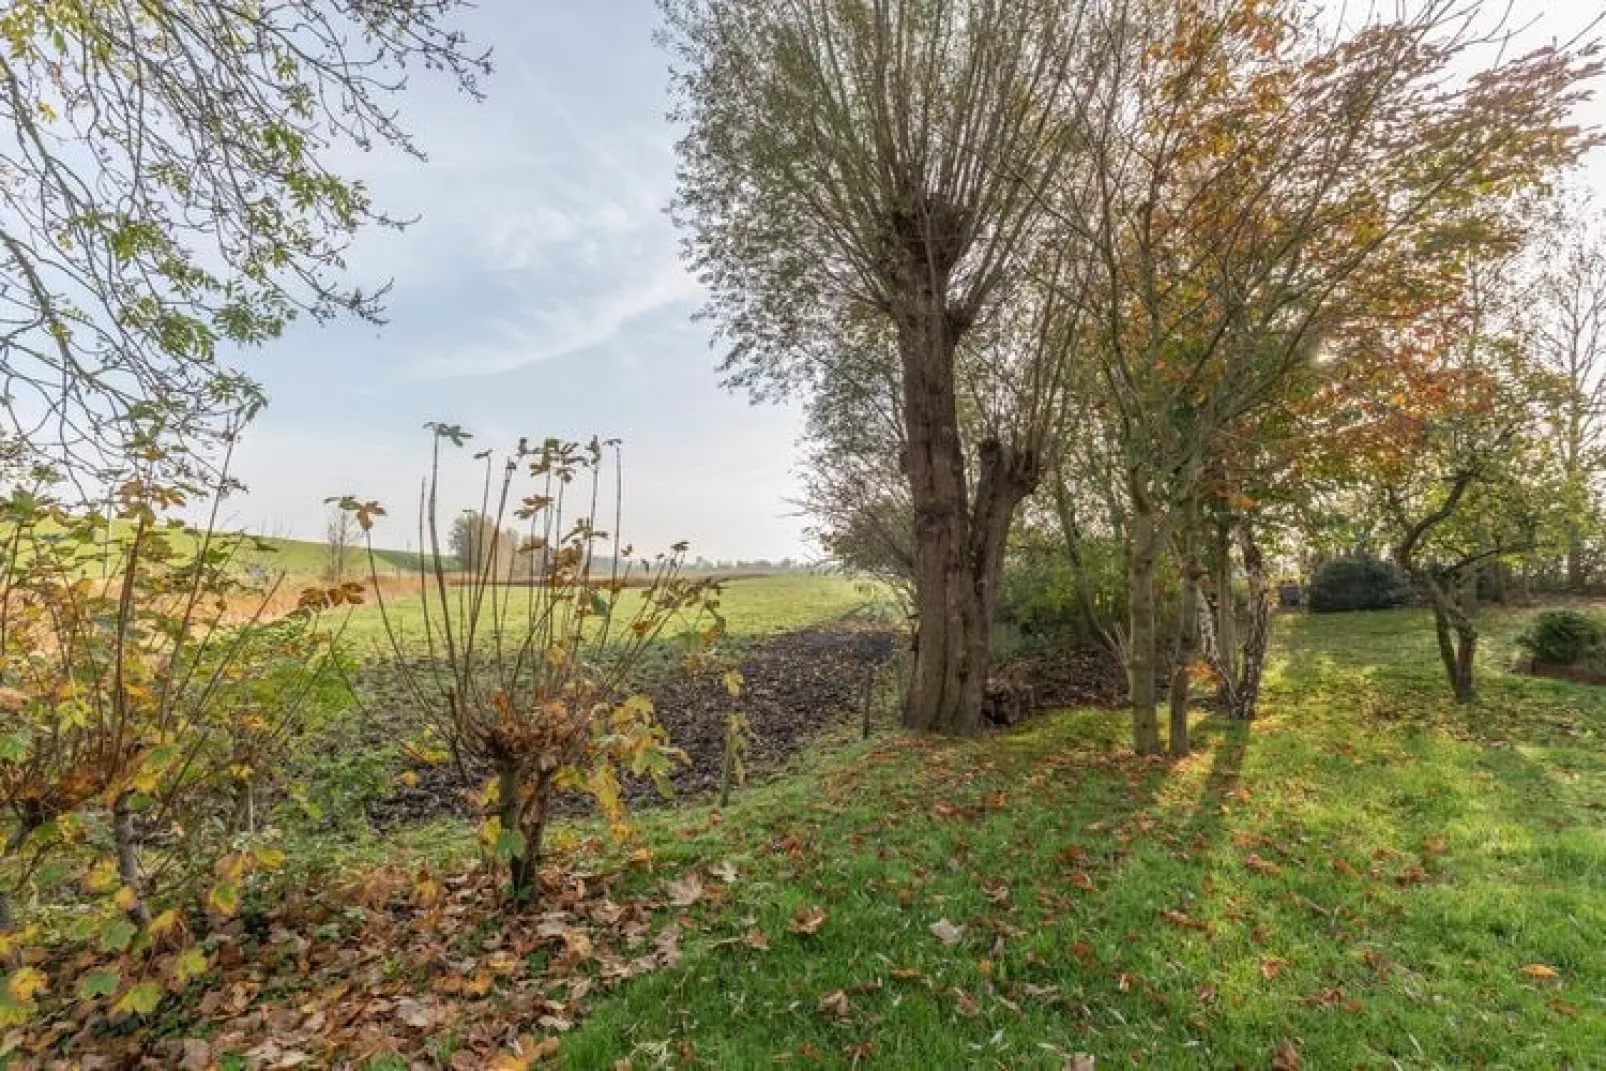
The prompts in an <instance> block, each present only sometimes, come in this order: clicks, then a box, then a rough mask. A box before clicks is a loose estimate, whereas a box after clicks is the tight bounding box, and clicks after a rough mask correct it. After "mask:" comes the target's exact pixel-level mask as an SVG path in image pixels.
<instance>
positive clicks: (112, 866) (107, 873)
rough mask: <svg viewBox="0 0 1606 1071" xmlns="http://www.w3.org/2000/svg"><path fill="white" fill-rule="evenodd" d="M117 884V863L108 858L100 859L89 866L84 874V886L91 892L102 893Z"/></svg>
mask: <svg viewBox="0 0 1606 1071" xmlns="http://www.w3.org/2000/svg"><path fill="white" fill-rule="evenodd" d="M115 884H117V864H116V863H114V862H112V861H111V860H110V859H102V860H101V861H100V862H98V863H96V864H95V865H94V866H92V867H90V868H89V873H87V874H85V875H84V887H85V888H86V889H88V890H89V891H90V892H92V893H103V892H106V891H107V890H109V889H110V888H111V887H112V886H113V885H115Z"/></svg>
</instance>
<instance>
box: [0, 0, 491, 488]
mask: <svg viewBox="0 0 1606 1071" xmlns="http://www.w3.org/2000/svg"><path fill="white" fill-rule="evenodd" d="M464 6H465V5H464V4H463V3H462V0H258V2H252V3H226V2H220V0H194V2H175V0H138V2H126V3H119V2H107V0H9V2H8V3H6V4H5V5H4V7H3V10H0V357H3V371H4V382H3V384H0V411H3V413H4V416H5V418H6V419H5V422H6V425H7V426H6V427H5V428H4V429H3V434H4V435H5V436H6V437H7V438H13V439H16V440H19V441H20V442H21V443H23V444H24V445H25V446H26V447H27V448H30V449H31V450H32V451H33V452H34V453H35V454H36V455H38V456H40V457H43V458H45V459H47V460H51V461H56V462H65V463H67V464H68V465H70V467H71V468H72V469H73V470H74V471H75V473H77V474H80V475H83V474H85V473H95V472H98V471H102V470H106V469H116V468H119V467H121V465H122V464H123V462H124V461H125V460H126V459H127V458H128V457H129V456H130V455H131V454H133V455H138V456H143V457H146V458H148V457H149V455H150V454H151V453H152V452H153V451H157V450H160V451H162V452H164V453H166V455H167V456H168V457H170V458H174V459H175V460H179V459H181V458H182V456H183V455H184V454H185V453H186V452H188V453H190V455H191V456H192V457H193V456H194V455H195V454H196V453H204V448H202V449H200V450H186V449H185V448H186V446H189V447H194V446H196V445H197V444H201V443H204V442H206V441H208V440H209V439H211V438H213V437H214V435H215V434H216V433H217V431H218V428H219V423H218V420H217V419H216V418H217V417H218V415H219V414H228V413H237V412H239V411H241V410H242V409H250V408H253V407H254V406H255V405H257V404H258V403H259V400H260V399H259V391H258V389H257V388H256V386H255V385H254V384H253V383H252V382H251V381H250V380H249V379H248V378H246V377H244V376H242V375H240V374H238V373H236V372H234V371H231V370H230V369H229V368H228V367H227V366H226V364H225V363H224V362H223V361H221V360H220V359H219V350H220V349H221V348H222V347H224V346H249V345H255V344H258V343H261V342H263V341H265V340H268V339H271V338H273V337H274V336H276V335H278V334H279V333H280V332H281V331H282V330H283V328H284V327H285V325H286V323H287V322H288V321H289V320H290V319H292V318H293V317H294V316H296V315H298V314H307V315H310V316H313V317H317V318H325V317H330V316H334V315H337V314H354V315H357V316H362V317H376V316H378V315H379V313H380V302H379V299H380V297H381V295H382V288H380V289H378V290H366V291H365V290H363V289H360V288H358V287H355V286H353V285H351V284H350V283H349V282H348V281H346V280H345V279H344V278H343V275H344V272H343V268H344V263H343V255H344V253H345V250H346V248H347V246H348V243H349V241H350V239H351V238H352V236H353V235H354V234H355V233H356V231H358V230H359V229H360V228H362V227H363V226H365V225H369V224H375V225H382V226H383V225H396V224H397V222H398V221H397V220H394V219H392V218H390V217H388V216H387V215H386V214H385V213H384V212H383V211H382V210H381V209H379V208H378V207H376V205H375V204H374V203H373V201H372V200H371V199H370V197H369V194H368V191H367V190H366V189H365V188H364V187H363V185H362V184H361V183H360V182H357V181H354V180H352V179H350V178H348V177H346V176H343V175H341V174H340V173H338V172H337V171H336V170H334V169H333V168H332V166H331V155H332V152H333V150H335V149H337V148H338V147H341V146H345V147H348V148H349V147H355V148H360V149H367V148H369V147H371V146H375V145H386V146H390V147H393V148H398V149H400V150H402V151H406V152H414V153H416V152H417V149H416V148H415V146H414V145H413V143H412V141H411V140H410V139H409V137H408V134H407V132H406V131H405V129H404V128H403V127H402V126H401V124H400V123H399V121H398V118H397V115H396V113H395V111H394V110H393V107H394V104H393V101H394V97H395V94H396V92H397V91H398V90H400V89H401V88H402V87H403V86H404V84H405V77H406V73H407V71H408V69H409V68H412V67H424V68H431V69H439V70H443V71H444V72H446V73H447V74H448V75H449V76H450V77H451V78H453V79H455V80H456V82H457V83H458V84H459V85H460V86H462V87H463V88H464V89H466V90H468V91H469V92H477V90H476V78H477V76H478V75H480V74H481V73H482V72H484V71H486V70H487V69H488V68H487V64H486V60H485V58H484V57H483V56H481V55H477V54H474V53H472V52H470V51H468V50H467V43H466V41H465V39H464V37H463V35H462V33H461V32H460V31H459V30H457V29H456V28H454V25H453V22H454V19H455V16H456V15H457V13H458V10H459V9H460V8H462V7H464ZM178 467H179V468H181V469H182V467H183V465H182V463H180V464H179V466H178Z"/></svg>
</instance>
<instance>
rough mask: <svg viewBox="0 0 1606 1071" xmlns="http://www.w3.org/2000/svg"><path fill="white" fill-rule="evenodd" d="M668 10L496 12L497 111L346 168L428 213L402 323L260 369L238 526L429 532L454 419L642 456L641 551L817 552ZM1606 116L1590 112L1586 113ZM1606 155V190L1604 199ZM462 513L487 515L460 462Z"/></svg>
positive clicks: (1537, 2) (393, 317)
mask: <svg viewBox="0 0 1606 1071" xmlns="http://www.w3.org/2000/svg"><path fill="white" fill-rule="evenodd" d="M1595 7H1596V5H1595V4H1593V3H1589V2H1584V0H1565V2H1555V0H1551V2H1547V0H1516V3H1515V5H1514V8H1513V19H1514V21H1515V22H1516V23H1517V24H1519V25H1521V24H1525V23H1528V22H1531V21H1532V20H1534V19H1536V18H1537V19H1538V22H1537V24H1536V25H1534V26H1532V27H1531V28H1530V29H1529V30H1528V32H1527V33H1526V34H1525V35H1524V37H1525V40H1526V41H1529V42H1532V43H1538V42H1540V41H1541V40H1544V39H1548V38H1550V37H1555V36H1560V37H1563V38H1565V37H1567V36H1569V35H1570V34H1572V33H1575V32H1577V31H1578V30H1579V29H1581V28H1582V27H1583V26H1584V25H1585V24H1586V23H1587V22H1588V20H1589V18H1590V17H1591V13H1590V10H1589V9H1593V8H1595ZM657 21H658V20H657V12H656V9H655V7H654V4H653V3H652V0H517V2H513V0H503V2H498V0H486V2H485V3H484V4H483V5H482V8H481V10H479V11H478V12H475V13H474V14H472V15H471V16H470V17H469V18H468V19H467V21H466V25H467V28H468V30H469V31H470V33H471V34H473V35H474V37H475V40H477V41H479V42H483V43H485V44H488V45H490V46H491V47H492V48H493V49H494V58H495V65H496V72H495V74H494V75H493V76H492V77H491V79H490V80H489V81H488V82H487V85H486V88H487V91H488V93H487V99H486V100H485V101H484V102H482V103H475V102H474V101H472V100H469V99H467V98H465V97H463V96H461V95H459V94H457V93H455V92H454V91H452V90H451V89H449V88H448V87H445V86H444V85H442V84H441V83H440V82H439V81H438V80H432V79H430V78H428V77H427V76H424V75H422V74H421V75H420V76H418V77H417V78H416V79H415V81H414V86H413V88H412V89H411V90H410V91H409V92H408V93H407V94H406V96H405V97H404V99H403V101H402V107H403V108H404V110H405V114H406V117H407V120H408V125H409V127H410V129H412V130H413V131H414V132H415V133H416V134H417V136H418V139H419V142H420V144H421V145H422V147H423V148H424V149H425V150H426V151H427V152H428V154H429V160H428V162H427V163H424V164H420V163H418V162H416V161H414V160H412V159H410V158H406V157H403V156H400V155H397V154H378V153H376V154H372V155H362V156H356V155H354V156H352V157H349V158H346V159H345V160H344V161H343V166H345V167H346V168H347V169H348V170H351V171H354V172H355V173H357V174H360V175H362V176H364V177H365V178H366V179H367V181H368V182H369V184H370V185H371V187H372V189H373V192H374V194H375V196H376V199H377V200H378V201H379V202H380V203H381V204H382V205H383V206H384V207H386V208H387V209H389V210H390V211H392V212H393V213H395V214H397V215H401V216H414V215H416V216H419V217H420V219H419V221H418V222H417V223H416V224H415V225H414V226H412V227H411V228H409V229H408V230H407V231H405V232H403V233H401V234H392V233H381V232H373V233H369V234H367V235H366V236H364V237H363V238H362V239H361V240H360V242H359V245H358V247H357V248H356V249H355V250H354V253H353V256H352V258H351V268H352V270H353V273H354V276H355V277H356V278H358V279H361V280H363V281H364V282H372V281H376V280H384V279H387V278H388V279H392V280H393V281H394V289H393V290H392V292H391V295H390V300H389V322H388V324H387V325H385V326H383V327H377V328H376V327H372V326H368V325H360V324H352V323H341V324H335V325H332V326H326V327H316V326H313V325H310V324H307V325H300V326H297V327H296V328H294V329H293V330H292V331H291V332H290V333H289V334H288V335H287V337H286V338H284V339H283V340H280V341H279V342H277V343H275V344H273V345H271V346H269V347H267V348H265V349H263V350H261V351H257V352H253V353H251V354H248V355H246V356H245V358H244V363H245V365H246V367H247V368H248V370H249V371H250V372H251V373H252V374H254V375H255V376H257V377H258V378H259V379H260V380H261V381H262V382H263V383H264V384H265V385H266V386H267V388H268V390H269V393H270V395H271V397H272V404H271V405H270V407H269V409H268V410H267V412H266V413H265V414H264V416H263V417H262V418H261V419H260V420H259V422H258V423H257V424H256V425H255V426H254V427H253V428H252V429H251V431H250V432H249V433H248V435H247V437H246V439H245V441H244V443H243V444H242V446H241V448H240V452H239V455H238V460H237V465H236V471H237V474H238V475H240V476H241V477H242V478H243V479H245V481H246V482H247V483H248V484H249V485H250V487H251V491H250V493H249V494H248V495H246V496H243V497H241V498H238V499H235V500H233V501H232V502H231V503H230V508H229V511H228V520H229V523H230V524H232V525H235V526H241V527H249V528H253V529H256V530H259V531H263V532H266V533H268V534H277V535H299V536H302V537H307V538H317V537H319V536H320V535H321V530H322V524H323V516H324V507H323V505H322V502H323V499H324V498H325V497H327V496H329V495H336V494H346V493H351V494H359V495H361V496H362V497H364V498H376V499H379V500H381V501H383V502H385V503H386V504H387V505H388V506H390V507H392V512H393V514H395V517H394V519H393V520H391V521H390V522H388V523H387V524H386V525H385V527H384V528H383V529H382V530H381V532H380V533H379V535H380V539H381V541H382V542H383V543H386V544H388V545H393V546H404V545H407V544H408V543H409V533H410V532H411V531H412V530H413V521H414V518H413V515H414V512H415V503H416V500H417V488H418V480H419V478H420V476H421V474H422V471H423V466H424V465H425V463H426V461H427V455H428V449H429V438H428V435H427V434H426V433H425V432H424V431H423V430H422V425H423V424H424V422H425V421H429V420H443V421H448V422H454V423H458V424H461V425H463V426H464V427H465V428H467V429H469V430H470V431H472V432H474V433H475V434H476V439H475V442H474V444H473V447H474V449H479V448H482V447H484V446H506V445H511V444H512V443H514V442H515V441H516V440H517V439H518V437H519V436H521V435H530V436H538V437H539V436H546V435H562V436H568V437H584V436H589V435H590V434H592V433H598V434H602V435H604V436H618V437H620V438H623V439H624V442H625V468H626V486H627V504H626V525H625V536H626V538H627V539H629V540H632V541H634V542H635V544H636V546H637V547H638V548H639V549H642V550H652V549H659V548H662V547H664V546H667V545H668V544H669V543H671V542H673V541H675V540H679V539H688V540H690V541H691V542H692V545H693V553H694V554H696V553H701V554H704V555H706V556H708V557H711V558H730V557H737V556H741V557H781V556H787V555H791V556H804V555H806V554H808V553H809V549H808V545H807V543H806V541H805V539H804V535H803V529H804V527H805V525H806V521H805V520H804V519H802V518H800V517H798V516H797V515H796V509H795V507H793V506H792V505H791V504H790V503H789V499H790V498H791V497H792V496H793V495H795V493H796V473H795V465H796V463H797V458H798V452H797V450H796V442H797V437H798V434H799V432H800V430H801V420H800V415H799V413H798V411H797V409H796V408H795V407H777V406H773V405H766V406H762V407H753V406H750V405H749V404H748V402H747V401H746V399H745V398H744V397H741V396H738V395H733V394H730V393H728V392H726V391H725V390H723V389H722V388H721V387H720V386H719V383H718V377H717V375H716V374H715V371H714V366H715V363H716V361H717V354H716V353H715V352H713V351H712V350H711V349H710V348H709V339H708V328H707V325H705V324H701V323H696V322H693V320H692V315H693V313H694V312H695V311H696V310H697V308H698V306H699V304H700V303H701V294H700V291H699V288H698V287H697V285H696V283H695V282H694V281H693V280H692V279H691V278H690V277H689V276H688V275H687V273H686V272H685V270H684V268H683V267H682V266H681V264H680V262H679V244H678V239H677V235H676V233H675V231H674V228H673V227H672V226H671V225H670V223H669V220H668V218H667V217H666V215H665V211H664V210H665V206H666V204H667V203H668V200H669V198H670V196H671V194H672V192H673V185H674V154H673V145H674V138H675V131H674V129H673V128H672V127H671V125H670V123H669V122H668V120H667V119H666V114H665V113H666V112H667V110H668V98H667V93H666V89H667V75H666V63H665V58H664V56H663V55H662V54H661V53H660V52H659V50H658V49H657V48H656V47H655V46H654V45H653V43H652V33H653V30H654V28H655V26H656V24H657ZM1585 118H1587V119H1588V120H1589V121H1591V122H1595V123H1602V122H1606V105H1603V104H1602V103H1601V102H1599V101H1596V102H1595V103H1594V104H1592V105H1591V106H1590V108H1589V111H1588V114H1587V116H1586V117H1585ZM1603 165H1606V161H1603V159H1602V158H1601V156H1600V155H1599V154H1597V157H1596V159H1595V160H1594V161H1592V165H1591V168H1590V172H1589V175H1590V180H1591V181H1590V184H1591V185H1593V186H1594V187H1595V188H1596V189H1597V190H1601V189H1606V166H1603ZM469 452H471V451H464V452H463V458H462V460H463V461H464V462H465V464H461V465H459V466H458V467H457V468H456V469H455V470H454V472H453V477H454V485H453V486H454V487H455V488H456V490H457V494H456V495H455V496H454V498H455V501H454V502H453V506H454V508H455V507H463V506H469V505H472V504H473V503H474V501H475V500H476V499H475V492H474V490H473V486H474V480H473V479H472V476H471V471H470V469H469V467H468V465H467V464H466V461H467V454H468V453H469Z"/></svg>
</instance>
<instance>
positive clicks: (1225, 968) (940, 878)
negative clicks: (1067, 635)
mask: <svg viewBox="0 0 1606 1071" xmlns="http://www.w3.org/2000/svg"><path fill="white" fill-rule="evenodd" d="M1520 625H1521V617H1520V615H1516V614H1511V615H1491V618H1490V620H1489V622H1488V626H1489V633H1490V636H1491V639H1490V642H1489V643H1488V645H1487V646H1486V650H1485V657H1484V660H1483V665H1482V667H1481V669H1482V674H1483V678H1482V679H1483V692H1482V697H1481V699H1480V700H1479V702H1478V703H1476V704H1475V705H1473V706H1471V707H1467V708H1457V707H1456V706H1455V705H1454V704H1453V703H1451V702H1449V701H1448V699H1447V690H1446V686H1445V685H1444V682H1443V681H1442V679H1441V677H1440V676H1439V673H1440V671H1439V668H1438V664H1437V662H1436V660H1435V656H1434V651H1433V647H1432V634H1431V631H1430V629H1429V626H1428V622H1427V621H1426V620H1425V618H1424V616H1423V615H1422V614H1421V613H1420V612H1399V613H1389V614H1370V615H1350V616H1343V617H1329V618H1305V617H1298V618H1291V619H1284V620H1282V621H1281V622H1280V627H1279V629H1278V633H1277V636H1278V639H1277V645H1278V651H1277V657H1276V661H1275V663H1274V665H1273V667H1272V670H1271V672H1270V675H1269V679H1268V688H1267V694H1266V697H1265V704H1264V716H1263V718H1262V719H1261V720H1260V721H1258V722H1256V723H1255V724H1254V725H1253V727H1251V728H1249V729H1247V730H1245V729H1244V728H1242V727H1238V726H1228V725H1225V724H1222V723H1220V722H1218V721H1216V720H1213V719H1205V720H1203V721H1202V722H1201V723H1200V724H1199V726H1198V730H1197V731H1198V736H1197V739H1198V742H1199V749H1198V752H1197V754H1195V755H1194V756H1193V757H1192V758H1190V759H1188V760H1186V761H1183V762H1180V763H1171V762H1161V761H1140V760H1136V759H1134V758H1133V757H1132V756H1131V755H1130V754H1129V752H1128V750H1127V747H1126V741H1127V724H1126V717H1125V714H1124V712H1065V713H1060V714H1056V715H1053V716H1048V717H1044V718H1042V719H1039V720H1038V721H1036V722H1035V723H1033V724H1031V725H1028V726H1026V727H1024V728H1022V729H1020V730H1018V731H1015V732H1011V733H1009V734H1007V735H1004V736H1001V737H989V738H986V739H981V740H976V741H968V742H961V743H946V742H938V741H931V740H921V739H914V738H910V737H907V736H903V735H898V736H894V737H883V738H881V739H879V740H875V741H872V742H871V743H869V744H864V745H855V746H852V747H850V748H849V749H847V750H846V751H843V752H840V753H838V754H836V755H834V756H830V757H824V758H821V759H819V760H818V761H817V764H816V768H815V769H814V770H813V771H812V772H809V773H807V774H804V775H800V776H797V777H794V778H790V779H788V780H786V781H783V782H777V783H773V784H771V785H768V786H764V787H761V788H755V789H753V790H751V791H750V792H748V793H746V794H745V795H744V796H743V797H742V798H741V800H740V801H739V802H738V803H737V804H736V805H735V806H733V807H732V808H730V809H729V810H728V811H727V812H726V813H725V814H724V816H723V820H722V821H720V822H718V823H717V824H715V823H711V822H710V820H709V819H710V815H709V812H707V811H706V810H689V811H688V810H680V811H674V812H667V813H664V814H659V815H653V816H650V817H649V818H648V819H646V832H647V836H648V838H649V843H651V844H652V845H653V846H654V848H655V850H656V852H657V864H656V873H655V875H654V876H653V877H652V878H650V879H646V878H644V879H643V880H652V881H661V880H665V879H670V878H675V877H678V876H679V875H680V874H682V873H683V872H684V871H686V870H689V869H696V870H698V871H699V872H700V873H701V875H702V878H703V881H704V883H705V885H706V886H707V887H708V888H709V889H711V890H714V891H713V892H711V893H710V894H708V895H706V896H705V897H704V898H703V899H702V900H701V901H700V902H698V903H697V904H695V905H693V906H691V907H689V908H685V909H683V910H682V912H681V914H682V916H683V917H682V920H681V921H682V927H683V930H684V937H683V946H684V947H685V949H686V955H685V956H684V958H683V959H682V960H681V962H680V963H679V964H678V966H676V967H674V968H672V969H669V970H667V971H664V972H661V973H658V974H653V975H649V976H646V977H644V978H642V979H639V980H636V981H633V982H631V983H628V984H626V985H624V986H622V987H621V988H619V989H618V990H616V991H615V992H614V993H613V994H612V995H610V996H607V997H603V998H599V1000H598V1002H597V1004H596V1005H595V1006H594V1008H593V1011H592V1013H591V1014H590V1016H589V1017H588V1018H587V1019H586V1020H585V1021H584V1022H583V1024H582V1025H581V1026H580V1027H579V1028H578V1029H577V1030H576V1031H575V1032H573V1033H571V1034H568V1035H566V1036H565V1037H564V1038H563V1043H562V1050H561V1054H562V1059H563V1061H564V1063H565V1064H567V1065H568V1066H572V1067H577V1068H596V1067H604V1068H605V1067H612V1066H615V1061H617V1060H621V1059H622V1060H626V1061H628V1065H629V1066H635V1067H648V1066H660V1065H664V1064H667V1065H670V1066H691V1065H692V1064H693V1063H696V1064H697V1065H699V1066H708V1067H732V1068H738V1067H742V1068H745V1067H766V1066H771V1065H772V1064H773V1063H776V1062H778V1061H791V1062H795V1063H798V1064H801V1065H804V1066H830V1067H846V1066H851V1065H859V1066H877V1067H921V1068H936V1067H961V1066H978V1067H1002V1066H1037V1067H1061V1066H1064V1065H1065V1063H1066V1060H1067V1058H1068V1057H1069V1056H1070V1055H1072V1054H1075V1053H1088V1054H1092V1055H1094V1056H1096V1057H1097V1058H1098V1060H1099V1065H1100V1066H1115V1065H1118V1064H1125V1063H1127V1062H1129V1061H1131V1062H1136V1063H1139V1064H1142V1065H1145V1066H1164V1067H1201V1066H1248V1067H1255V1066H1259V1067H1265V1066H1268V1065H1273V1062H1274V1061H1277V1060H1280V1061H1281V1063H1279V1064H1276V1066H1292V1065H1293V1064H1292V1061H1293V1060H1294V1058H1295V1055H1296V1054H1297V1059H1298V1061H1299V1062H1300V1063H1301V1064H1302V1066H1305V1067H1323V1068H1325V1067H1347V1066H1357V1065H1358V1066H1407V1067H1410V1066H1440V1067H1462V1066H1473V1065H1480V1064H1491V1065H1497V1066H1517V1067H1546V1068H1549V1067H1567V1066H1571V1067H1586V1066H1601V1065H1602V1063H1603V1062H1606V750H1603V749H1606V691H1602V690H1598V689H1591V688H1588V687H1584V686H1576V685H1568V684H1563V683H1559V682H1550V681H1538V680H1531V679H1526V678H1522V677H1518V676H1515V675H1512V674H1510V673H1507V672H1505V668H1504V667H1505V666H1506V665H1508V664H1509V660H1510V657H1509V656H1510V654H1511V639H1512V637H1513V636H1514V635H1515V633H1516V632H1517V630H1518V629H1519V627H1520ZM724 864H729V866H730V868H732V869H733V870H734V873H735V881H734V882H733V883H732V884H729V885H726V884H724V882H723V881H722V880H720V879H718V878H716V877H715V876H714V875H713V873H712V871H711V868H714V867H720V868H721V869H723V867H724ZM727 873H728V872H727ZM811 913H812V914H811ZM822 914H823V919H822ZM800 920H801V921H800ZM815 920H817V921H815ZM944 921H946V923H947V924H948V926H949V927H952V929H949V928H947V927H943V926H941V925H940V924H941V923H943V922H944ZM934 926H938V928H939V929H941V930H942V934H943V936H939V935H938V934H936V933H934V931H933V927H934ZM811 929H812V932H800V931H809V930H811ZM944 937H946V938H947V940H945V939H944ZM758 944H763V945H767V948H757V947H754V945H758ZM620 1066H624V1065H620Z"/></svg>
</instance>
